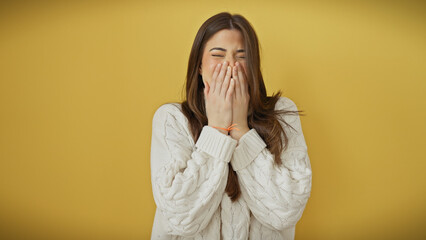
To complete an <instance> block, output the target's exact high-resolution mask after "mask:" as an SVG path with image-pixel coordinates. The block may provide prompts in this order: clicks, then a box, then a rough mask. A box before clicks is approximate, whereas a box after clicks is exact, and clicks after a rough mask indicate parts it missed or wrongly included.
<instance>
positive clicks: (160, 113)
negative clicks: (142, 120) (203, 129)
mask: <svg viewBox="0 0 426 240" xmlns="http://www.w3.org/2000/svg"><path fill="white" fill-rule="evenodd" d="M180 114H181V115H183V113H182V106H181V104H180V103H165V104H163V105H161V106H160V107H158V108H157V110H155V113H154V119H159V118H164V117H166V116H168V115H173V116H179V115H180Z"/></svg>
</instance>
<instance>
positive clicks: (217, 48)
mask: <svg viewBox="0 0 426 240" xmlns="http://www.w3.org/2000/svg"><path fill="white" fill-rule="evenodd" d="M213 50H219V51H224V52H226V49H225V48H220V47H214V48H212V49H210V51H209V52H211V51H213ZM237 52H245V50H244V49H238V50H237Z"/></svg>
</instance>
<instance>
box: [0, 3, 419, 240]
mask: <svg viewBox="0 0 426 240" xmlns="http://www.w3.org/2000/svg"><path fill="white" fill-rule="evenodd" d="M18 2H20V3H14V4H10V3H9V4H5V3H1V5H0V80H1V81H0V84H1V85H0V99H1V100H0V111H1V118H0V126H1V128H0V191H1V192H0V238H1V239H6V237H9V239H12V238H11V237H12V236H14V234H15V236H21V237H23V238H25V236H32V237H31V238H28V239H37V238H41V237H44V239H47V238H55V239H66V238H70V239H148V238H149V236H150V233H151V227H152V221H153V217H154V211H155V204H154V201H153V198H152V192H151V182H150V163H149V161H150V160H149V157H150V143H151V121H152V116H153V114H154V111H155V110H156V109H157V107H158V106H160V105H161V104H162V103H165V102H170V101H179V100H181V89H182V87H183V84H184V81H185V74H186V68H187V63H188V56H189V52H190V49H191V46H192V41H193V40H194V37H195V34H196V32H197V30H198V28H199V27H200V26H201V24H202V23H203V22H204V21H205V20H207V18H209V17H210V16H212V15H214V14H216V13H219V12H221V11H230V12H231V13H240V14H242V15H243V16H245V17H246V18H247V19H248V20H249V21H250V22H251V23H252V25H253V26H254V28H255V30H256V32H257V34H258V37H259V40H260V44H261V47H262V51H261V54H262V70H263V74H264V79H265V83H266V86H267V89H268V93H269V94H272V93H273V92H276V91H278V90H279V89H281V90H283V95H284V96H287V97H289V98H291V99H292V100H293V101H294V102H295V103H296V104H297V106H298V107H299V109H300V110H304V111H305V113H306V116H302V117H301V121H302V125H303V131H304V134H305V138H306V141H307V145H308V151H309V155H310V159H311V164H312V170H313V184H312V193H311V198H310V199H309V201H308V205H307V207H306V210H305V212H304V215H303V217H302V219H301V220H300V222H299V223H298V224H297V227H296V239H298V240H302V239H421V238H422V237H423V239H425V238H424V237H426V230H425V228H424V226H423V225H424V223H425V222H426V204H425V202H426V186H425V185H426V184H425V183H426V177H425V176H426V174H425V170H426V168H425V167H426V163H425V162H426V159H425V157H424V156H425V154H424V150H425V148H426V141H425V136H426V127H425V123H426V97H425V93H426V58H425V56H426V31H425V29H426V11H425V5H424V4H421V3H420V1H419V2H409V3H408V1H406V2H405V3H404V2H403V1H401V3H398V2H397V1H388V2H385V1H380V2H379V1H362V2H358V3H356V2H355V1H303V2H301V1H291V2H290V1H269V2H268V1H262V2H261V3H260V1H236V0H232V1H185V2H184V1H173V2H172V1H169V2H168V1H157V2H155V3H154V2H151V3H148V2H139V1H116V2H115V3H113V2H112V1H107V2H101V1H89V3H85V4H83V3H72V4H71V3H59V2H54V1H43V2H37V3H35V2H33V3H23V2H22V1H18ZM81 2H82V1H81ZM296 2H297V3H296ZM320 2H321V3H320Z"/></svg>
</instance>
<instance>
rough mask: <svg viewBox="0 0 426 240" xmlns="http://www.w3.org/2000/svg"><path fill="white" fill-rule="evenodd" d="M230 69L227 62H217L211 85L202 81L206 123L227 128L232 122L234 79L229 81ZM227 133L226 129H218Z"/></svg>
mask: <svg viewBox="0 0 426 240" xmlns="http://www.w3.org/2000/svg"><path fill="white" fill-rule="evenodd" d="M231 74H232V69H231V67H230V66H228V63H227V62H224V63H223V64H222V65H221V64H218V65H217V66H216V68H215V70H214V72H213V77H212V80H211V82H210V84H211V86H210V85H209V84H208V83H207V82H206V81H204V80H203V81H204V86H205V89H204V96H205V103H206V114H207V119H208V125H209V126H211V127H213V126H214V127H221V128H228V127H229V126H230V125H231V122H232V101H233V98H234V96H233V93H234V85H235V81H234V80H232V81H231ZM218 130H219V131H221V132H222V133H224V134H226V135H228V132H227V131H226V130H222V129H218Z"/></svg>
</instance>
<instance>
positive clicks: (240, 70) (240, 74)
mask: <svg viewBox="0 0 426 240" xmlns="http://www.w3.org/2000/svg"><path fill="white" fill-rule="evenodd" d="M243 71H244V70H243V68H242V67H241V65H238V80H239V83H240V88H241V96H243V95H244V94H245V93H247V90H248V87H247V81H246V78H245V77H244V73H243Z"/></svg>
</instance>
